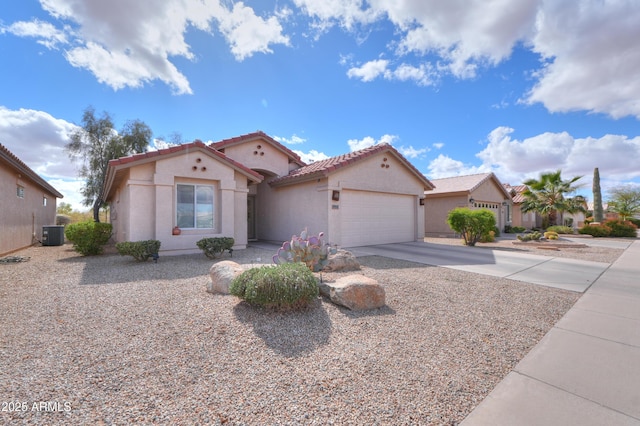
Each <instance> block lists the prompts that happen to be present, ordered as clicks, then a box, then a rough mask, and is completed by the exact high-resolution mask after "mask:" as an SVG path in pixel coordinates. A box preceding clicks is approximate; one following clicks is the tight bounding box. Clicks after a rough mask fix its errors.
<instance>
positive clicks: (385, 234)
mask: <svg viewBox="0 0 640 426" xmlns="http://www.w3.org/2000/svg"><path fill="white" fill-rule="evenodd" d="M415 203H416V201H415V197H414V196H412V195H398V194H389V193H380V192H367V191H349V190H344V191H342V196H341V197H340V209H341V210H342V211H341V213H340V216H341V234H342V235H341V237H342V238H341V240H342V241H341V245H342V246H343V247H356V246H366V245H373V244H386V243H400V242H406V241H415V238H416V231H415V226H416V219H415V214H416V206H415Z"/></svg>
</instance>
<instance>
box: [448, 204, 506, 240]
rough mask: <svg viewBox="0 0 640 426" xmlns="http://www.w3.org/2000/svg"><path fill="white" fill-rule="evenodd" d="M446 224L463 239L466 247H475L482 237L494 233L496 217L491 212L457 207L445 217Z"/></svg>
mask: <svg viewBox="0 0 640 426" xmlns="http://www.w3.org/2000/svg"><path fill="white" fill-rule="evenodd" d="M447 223H448V224H449V226H450V227H451V229H453V230H454V231H455V232H458V233H459V234H461V235H462V237H463V238H464V243H465V244H466V245H468V246H475V245H476V243H477V242H478V241H480V240H481V239H482V237H483V236H484V235H488V234H489V232H490V231H494V232H495V227H496V217H495V216H494V215H493V213H492V212H491V210H488V209H479V210H471V209H469V208H468V207H458V208H455V209H453V210H451V211H450V212H449V214H448V216H447Z"/></svg>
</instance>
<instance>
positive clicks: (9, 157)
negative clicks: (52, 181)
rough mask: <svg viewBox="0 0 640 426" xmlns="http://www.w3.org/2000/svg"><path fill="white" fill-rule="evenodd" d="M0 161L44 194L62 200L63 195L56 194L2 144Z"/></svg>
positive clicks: (53, 189) (0, 145) (0, 146)
mask: <svg viewBox="0 0 640 426" xmlns="http://www.w3.org/2000/svg"><path fill="white" fill-rule="evenodd" d="M0 160H4V161H5V162H7V163H8V164H9V166H11V167H12V168H14V169H15V170H17V171H18V172H20V173H22V174H23V175H24V176H25V177H26V178H29V179H30V180H32V181H33V182H34V183H36V184H37V185H39V186H40V187H41V188H42V189H44V190H45V191H46V192H48V193H50V194H52V195H53V196H55V197H56V198H64V195H62V194H61V193H60V192H58V191H57V190H56V189H55V188H54V187H53V186H51V185H49V183H47V181H45V180H44V179H42V178H41V177H40V175H38V174H37V173H36V172H34V171H33V170H31V168H29V166H27V165H26V164H25V163H24V162H22V160H20V159H19V158H18V157H16V156H15V155H14V154H13V153H12V152H11V151H9V149H8V148H7V147H5V146H4V145H2V144H0Z"/></svg>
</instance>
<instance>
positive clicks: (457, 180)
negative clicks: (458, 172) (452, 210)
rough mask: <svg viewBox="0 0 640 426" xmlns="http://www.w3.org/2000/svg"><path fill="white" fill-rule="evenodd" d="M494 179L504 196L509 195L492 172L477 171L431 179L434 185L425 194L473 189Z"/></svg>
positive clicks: (469, 191) (469, 190) (470, 190)
mask: <svg viewBox="0 0 640 426" xmlns="http://www.w3.org/2000/svg"><path fill="white" fill-rule="evenodd" d="M489 180H494V181H495V183H496V185H497V186H498V187H499V188H500V189H501V190H502V192H503V193H504V195H505V197H509V198H510V197H511V194H509V192H508V191H507V190H506V189H505V188H504V186H502V183H501V182H500V180H498V178H497V176H496V175H495V174H494V173H478V174H473V175H465V176H453V177H448V178H442V179H433V180H431V182H432V183H433V184H434V185H435V186H436V187H435V189H434V190H433V191H430V192H429V193H427V194H426V195H427V196H432V195H438V194H449V193H456V192H468V193H471V192H473V191H475V190H476V189H477V188H478V187H479V186H480V185H482V184H483V183H485V182H487V181H489Z"/></svg>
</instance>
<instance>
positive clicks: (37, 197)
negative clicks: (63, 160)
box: [0, 144, 62, 255]
mask: <svg viewBox="0 0 640 426" xmlns="http://www.w3.org/2000/svg"><path fill="white" fill-rule="evenodd" d="M57 198H62V194H60V193H59V192H58V191H56V190H55V188H53V187H52V186H51V185H49V184H48V183H47V182H46V181H45V180H44V179H42V178H41V177H40V176H38V175H37V174H36V173H35V172H34V171H33V170H31V169H30V168H29V167H28V166H27V165H26V164H25V163H23V162H22V161H21V160H20V159H19V158H18V157H16V156H15V155H14V154H12V153H11V151H9V150H8V149H7V148H6V147H4V146H3V145H2V144H0V206H1V208H0V255H3V254H6V253H9V252H12V251H15V250H19V249H22V248H25V247H28V246H30V245H32V244H33V243H35V242H38V241H41V240H42V229H43V227H44V226H47V225H55V223H56V199H57Z"/></svg>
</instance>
